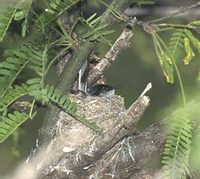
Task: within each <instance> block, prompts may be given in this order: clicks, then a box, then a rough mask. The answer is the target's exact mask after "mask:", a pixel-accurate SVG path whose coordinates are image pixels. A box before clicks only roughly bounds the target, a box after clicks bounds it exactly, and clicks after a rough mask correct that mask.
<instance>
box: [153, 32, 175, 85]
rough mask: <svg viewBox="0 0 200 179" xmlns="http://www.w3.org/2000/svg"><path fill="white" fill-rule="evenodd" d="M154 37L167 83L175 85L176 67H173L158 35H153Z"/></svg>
mask: <svg viewBox="0 0 200 179" xmlns="http://www.w3.org/2000/svg"><path fill="white" fill-rule="evenodd" d="M152 37H153V42H154V46H155V51H156V55H157V57H158V59H159V62H160V66H161V68H162V71H163V74H164V76H165V78H166V81H167V82H168V83H174V66H173V62H172V59H171V58H170V56H169V55H168V54H167V53H165V51H164V49H163V48H162V47H161V44H160V43H159V41H158V39H157V37H156V35H153V36H152Z"/></svg>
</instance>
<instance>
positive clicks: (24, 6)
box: [14, 0, 32, 37]
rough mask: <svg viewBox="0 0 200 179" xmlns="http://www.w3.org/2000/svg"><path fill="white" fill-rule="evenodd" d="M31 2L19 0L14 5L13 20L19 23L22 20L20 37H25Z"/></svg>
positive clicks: (29, 0)
mask: <svg viewBox="0 0 200 179" xmlns="http://www.w3.org/2000/svg"><path fill="white" fill-rule="evenodd" d="M31 4H32V0H25V1H24V0H21V1H19V3H18V4H17V5H16V12H15V15H14V20H15V21H19V20H23V23H22V37H25V36H26V32H27V31H28V30H27V29H28V15H29V11H30V9H31Z"/></svg>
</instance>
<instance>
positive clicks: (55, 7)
mask: <svg viewBox="0 0 200 179" xmlns="http://www.w3.org/2000/svg"><path fill="white" fill-rule="evenodd" d="M78 1H79V0H70V1H69V0H50V3H49V7H47V8H46V9H45V12H44V13H43V14H42V15H41V16H40V17H39V19H38V22H37V23H36V25H37V26H39V27H42V29H43V28H45V27H46V26H47V25H48V24H50V23H51V22H53V21H55V20H56V19H57V18H58V17H59V16H60V15H62V14H63V13H64V12H65V11H66V10H67V9H69V8H71V7H72V6H74V5H75V4H76V3H77V2H78Z"/></svg>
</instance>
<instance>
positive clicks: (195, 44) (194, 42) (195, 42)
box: [184, 29, 200, 53]
mask: <svg viewBox="0 0 200 179" xmlns="http://www.w3.org/2000/svg"><path fill="white" fill-rule="evenodd" d="M184 32H185V34H186V35H187V37H188V38H189V39H190V42H191V44H192V45H193V47H194V48H196V49H197V50H198V52H199V53H200V41H199V40H198V39H197V38H196V37H195V36H194V35H193V33H192V32H191V31H190V30H187V29H185V30H184Z"/></svg>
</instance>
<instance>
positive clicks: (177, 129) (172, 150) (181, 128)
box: [162, 110, 192, 179]
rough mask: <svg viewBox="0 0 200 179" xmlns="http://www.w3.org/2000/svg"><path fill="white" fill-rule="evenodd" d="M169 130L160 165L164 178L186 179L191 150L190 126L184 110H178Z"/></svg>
mask: <svg viewBox="0 0 200 179" xmlns="http://www.w3.org/2000/svg"><path fill="white" fill-rule="evenodd" d="M171 122H172V124H171V128H170V131H169V134H168V137H167V141H166V144H165V146H164V152H163V158H162V164H163V165H164V166H163V169H164V178H167V179H168V178H169V179H172V178H176V179H182V178H186V175H187V173H188V158H189V152H190V149H191V138H192V134H191V124H190V119H189V116H188V114H187V112H186V111H185V110H180V111H179V112H178V113H177V114H176V115H175V116H174V120H173V121H171Z"/></svg>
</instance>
